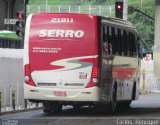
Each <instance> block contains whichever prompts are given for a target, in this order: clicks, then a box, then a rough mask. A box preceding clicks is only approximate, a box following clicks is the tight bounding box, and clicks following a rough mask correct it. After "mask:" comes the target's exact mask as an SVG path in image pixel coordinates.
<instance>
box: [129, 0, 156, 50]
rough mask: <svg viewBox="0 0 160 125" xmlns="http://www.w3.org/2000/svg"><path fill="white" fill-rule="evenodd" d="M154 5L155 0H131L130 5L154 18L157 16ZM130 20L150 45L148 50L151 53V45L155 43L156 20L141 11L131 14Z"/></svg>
mask: <svg viewBox="0 0 160 125" xmlns="http://www.w3.org/2000/svg"><path fill="white" fill-rule="evenodd" d="M154 5H155V3H154V1H153V0H143V2H142V1H140V0H134V1H133V0H129V6H134V7H135V8H136V9H138V10H140V11H142V12H144V13H146V14H147V15H149V16H151V17H153V18H154V16H155V6H154ZM128 20H129V21H131V22H132V23H133V24H134V25H135V27H136V28H137V31H138V33H139V35H140V37H141V38H143V39H144V40H145V41H146V43H147V47H148V50H147V51H148V52H149V53H150V52H151V51H152V50H151V47H152V46H153V44H154V26H155V25H154V21H153V20H152V19H150V18H149V17H147V16H145V15H143V14H142V13H139V12H134V13H132V14H129V16H128Z"/></svg>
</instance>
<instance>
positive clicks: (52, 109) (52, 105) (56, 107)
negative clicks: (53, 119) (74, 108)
mask: <svg viewBox="0 0 160 125" xmlns="http://www.w3.org/2000/svg"><path fill="white" fill-rule="evenodd" d="M61 111H62V104H59V103H58V102H51V101H45V102H43V112H44V113H60V112H61Z"/></svg>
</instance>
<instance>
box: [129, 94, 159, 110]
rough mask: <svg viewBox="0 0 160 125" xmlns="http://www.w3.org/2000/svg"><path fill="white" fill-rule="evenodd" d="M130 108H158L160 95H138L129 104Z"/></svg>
mask: <svg viewBox="0 0 160 125" xmlns="http://www.w3.org/2000/svg"><path fill="white" fill-rule="evenodd" d="M131 107H132V108H160V94H147V95H140V97H139V99H138V100H136V101H133V102H132V103H131Z"/></svg>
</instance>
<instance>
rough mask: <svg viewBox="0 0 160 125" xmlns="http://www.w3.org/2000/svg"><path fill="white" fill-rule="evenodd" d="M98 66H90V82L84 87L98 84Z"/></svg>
mask: <svg viewBox="0 0 160 125" xmlns="http://www.w3.org/2000/svg"><path fill="white" fill-rule="evenodd" d="M98 82H99V80H98V67H96V66H93V68H92V74H91V80H90V82H89V83H88V84H87V86H86V88H90V87H93V86H98Z"/></svg>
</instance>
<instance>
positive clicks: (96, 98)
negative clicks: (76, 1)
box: [24, 13, 139, 113]
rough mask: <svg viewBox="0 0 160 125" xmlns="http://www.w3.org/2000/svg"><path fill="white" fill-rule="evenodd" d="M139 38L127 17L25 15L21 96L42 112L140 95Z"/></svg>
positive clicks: (112, 104) (113, 104) (109, 104)
mask: <svg viewBox="0 0 160 125" xmlns="http://www.w3.org/2000/svg"><path fill="white" fill-rule="evenodd" d="M138 42H139V41H138V37H137V33H136V30H135V28H134V27H133V26H132V24H131V23H130V22H127V21H123V20H121V19H116V18H105V17H101V16H95V15H90V14H76V13H38V14H31V15H29V17H28V19H27V22H26V30H25V43H24V51H25V57H24V68H25V83H24V96H25V99H28V100H30V101H32V102H42V103H43V111H44V112H45V113H51V112H60V111H61V110H62V106H63V105H73V107H77V106H83V105H96V104H97V105H99V104H105V105H107V106H106V107H108V108H109V109H110V111H111V112H114V111H115V108H116V103H117V102H119V101H121V102H124V103H127V104H128V105H129V103H130V102H131V101H132V100H135V99H137V98H138V95H139V58H138V46H139V45H138Z"/></svg>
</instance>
